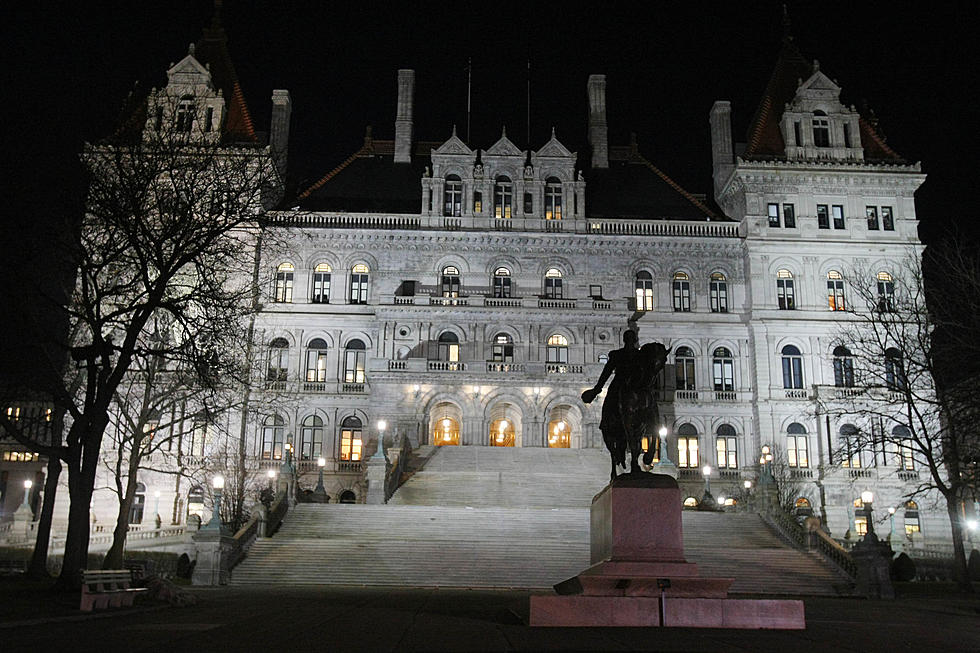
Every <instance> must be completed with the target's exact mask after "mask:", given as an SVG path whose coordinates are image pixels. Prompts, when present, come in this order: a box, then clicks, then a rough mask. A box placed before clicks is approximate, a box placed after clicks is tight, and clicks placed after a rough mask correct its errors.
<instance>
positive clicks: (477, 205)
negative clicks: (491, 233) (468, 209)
mask: <svg viewBox="0 0 980 653" xmlns="http://www.w3.org/2000/svg"><path fill="white" fill-rule="evenodd" d="M473 213H475V214H477V215H479V214H481V213H483V193H482V192H481V191H478V190H475V191H473Z"/></svg>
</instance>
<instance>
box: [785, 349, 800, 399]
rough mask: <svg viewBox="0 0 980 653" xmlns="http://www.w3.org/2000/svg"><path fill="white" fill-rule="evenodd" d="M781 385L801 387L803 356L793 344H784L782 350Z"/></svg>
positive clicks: (790, 387)
mask: <svg viewBox="0 0 980 653" xmlns="http://www.w3.org/2000/svg"><path fill="white" fill-rule="evenodd" d="M782 359H783V387H784V388H786V389H797V390H798V389H801V388H802V387H803V356H802V355H801V354H800V350H799V349H797V348H796V347H795V346H793V345H786V346H785V347H783V351H782Z"/></svg>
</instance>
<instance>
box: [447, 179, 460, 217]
mask: <svg viewBox="0 0 980 653" xmlns="http://www.w3.org/2000/svg"><path fill="white" fill-rule="evenodd" d="M442 197H443V202H442V204H443V206H442V214H443V215H448V216H453V217H457V218H458V217H459V216H460V215H462V213H463V182H462V181H461V180H460V178H459V176H458V175H449V176H448V177H446V184H445V186H443V191H442Z"/></svg>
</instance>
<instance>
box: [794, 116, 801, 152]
mask: <svg viewBox="0 0 980 653" xmlns="http://www.w3.org/2000/svg"><path fill="white" fill-rule="evenodd" d="M793 140H794V141H795V145H796V146H797V147H799V146H800V145H802V144H803V137H802V134H801V133H800V123H799V121H797V122H794V123H793Z"/></svg>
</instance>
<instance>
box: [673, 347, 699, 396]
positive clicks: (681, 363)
mask: <svg viewBox="0 0 980 653" xmlns="http://www.w3.org/2000/svg"><path fill="white" fill-rule="evenodd" d="M674 373H675V376H676V379H677V389H678V390H694V389H695V388H696V387H697V386H696V384H695V375H694V352H693V351H691V348H690V347H678V348H677V353H676V354H674Z"/></svg>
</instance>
